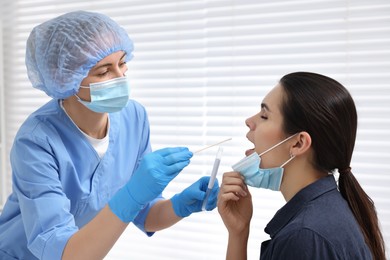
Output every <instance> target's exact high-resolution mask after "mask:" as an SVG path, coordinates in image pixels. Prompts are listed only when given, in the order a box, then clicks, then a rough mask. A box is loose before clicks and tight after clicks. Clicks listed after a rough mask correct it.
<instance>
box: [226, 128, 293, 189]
mask: <svg viewBox="0 0 390 260" xmlns="http://www.w3.org/2000/svg"><path fill="white" fill-rule="evenodd" d="M294 136H295V135H292V136H290V137H288V138H286V139H284V140H283V141H281V142H279V143H277V144H276V145H274V146H272V147H271V148H269V149H268V150H266V151H264V152H262V153H261V154H257V153H256V152H254V153H252V154H251V155H249V156H247V157H245V158H243V159H241V160H240V161H239V162H237V163H235V164H234V165H233V166H232V168H233V170H234V171H236V172H239V173H241V175H242V176H244V178H245V183H246V184H247V185H249V186H251V187H255V188H263V189H269V190H274V191H279V190H280V185H281V183H282V178H283V171H284V169H283V166H285V165H286V164H287V163H289V162H290V161H291V160H292V159H294V157H295V156H291V157H290V159H288V160H287V161H286V162H285V163H283V164H282V165H281V166H280V167H275V168H266V169H262V168H260V163H261V159H260V156H262V155H264V154H265V153H267V152H269V151H271V150H272V149H274V148H275V147H277V146H279V145H281V144H282V143H284V142H286V141H288V140H289V139H290V138H292V137H294Z"/></svg>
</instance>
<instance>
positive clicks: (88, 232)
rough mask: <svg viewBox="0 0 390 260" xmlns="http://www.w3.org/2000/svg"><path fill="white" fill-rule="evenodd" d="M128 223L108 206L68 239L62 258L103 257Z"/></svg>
mask: <svg viewBox="0 0 390 260" xmlns="http://www.w3.org/2000/svg"><path fill="white" fill-rule="evenodd" d="M127 225H128V223H124V222H122V221H121V220H120V219H119V218H118V217H117V216H116V215H115V214H114V213H112V211H111V210H110V208H109V207H108V206H106V207H104V208H103V209H102V210H101V211H100V212H99V214H98V215H96V217H95V218H94V219H92V220H91V221H90V222H89V223H88V224H87V225H85V226H84V227H83V228H81V229H80V230H79V231H78V232H77V233H75V234H74V235H73V236H72V237H71V238H70V239H69V241H68V243H67V244H66V246H65V249H64V252H63V254H62V259H63V260H65V259H72V260H76V259H103V258H104V257H105V256H106V255H107V254H108V252H109V251H110V249H111V248H112V246H113V245H114V244H115V242H116V241H117V240H118V238H119V237H120V236H121V234H122V233H123V231H124V230H125V229H126V227H127Z"/></svg>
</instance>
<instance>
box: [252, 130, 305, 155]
mask: <svg viewBox="0 0 390 260" xmlns="http://www.w3.org/2000/svg"><path fill="white" fill-rule="evenodd" d="M297 134H298V133H296V134H293V135H292V136H290V137H287V138H286V139H284V140H283V141H281V142H279V143H277V144H275V145H274V146H272V147H271V148H268V149H267V150H265V151H264V152H262V153H260V154H259V157H261V156H262V155H263V154H265V153H268V152H269V151H271V150H272V149H274V148H275V147H277V146H278V145H281V144H282V143H284V142H287V141H288V140H290V139H291V138H293V137H294V136H296V135H297ZM290 160H291V159H290Z"/></svg>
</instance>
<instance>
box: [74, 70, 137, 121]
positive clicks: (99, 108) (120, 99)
mask: <svg viewBox="0 0 390 260" xmlns="http://www.w3.org/2000/svg"><path fill="white" fill-rule="evenodd" d="M80 87H81V88H89V89H90V93H91V102H87V101H84V100H81V99H80V98H79V97H78V96H77V95H76V97H77V98H78V101H79V102H81V103H82V104H83V105H85V106H86V107H88V108H89V109H90V110H92V111H94V112H97V113H112V112H118V111H120V110H121V109H122V108H124V107H125V106H126V105H127V101H128V100H129V92H130V84H129V80H128V79H127V77H119V78H115V79H111V80H107V81H103V82H96V83H91V84H89V87H84V86H80Z"/></svg>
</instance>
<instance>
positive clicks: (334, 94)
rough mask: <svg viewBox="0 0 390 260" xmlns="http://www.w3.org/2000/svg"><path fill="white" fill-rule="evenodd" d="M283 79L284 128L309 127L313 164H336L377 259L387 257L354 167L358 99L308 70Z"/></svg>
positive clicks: (329, 167)
mask: <svg viewBox="0 0 390 260" xmlns="http://www.w3.org/2000/svg"><path fill="white" fill-rule="evenodd" d="M280 84H281V86H282V88H283V91H284V100H283V102H282V107H281V111H282V115H283V117H284V122H283V124H284V125H283V127H284V131H285V133H287V134H290V135H292V134H295V133H297V132H301V131H305V132H307V133H308V134H309V135H310V136H311V139H312V147H313V151H314V159H313V164H314V167H315V168H316V169H318V170H321V171H324V172H332V171H334V170H335V169H338V171H339V173H340V177H339V181H338V184H339V190H340V193H341V195H342V196H343V197H344V199H345V200H346V201H347V202H348V205H349V206H350V208H351V210H352V212H353V214H354V216H355V218H356V220H357V222H358V223H359V225H360V228H361V230H362V232H363V235H364V238H365V241H366V243H367V245H368V246H369V247H370V250H371V253H372V255H373V258H374V259H378V260H379V259H380V260H382V259H385V258H386V257H385V244H384V241H383V237H382V234H381V231H380V228H379V223H378V217H377V213H376V210H375V206H374V202H373V201H372V199H371V198H370V197H369V196H368V195H367V194H366V193H365V192H364V190H363V189H362V187H361V186H360V184H359V183H358V181H357V180H356V178H355V177H354V176H353V174H352V172H351V168H350V163H351V158H352V153H353V149H354V146H355V139H356V129H357V112H356V107H355V103H354V101H353V99H352V97H351V95H350V93H349V92H348V90H347V89H346V88H345V87H344V86H343V85H341V84H340V83H339V82H337V81H336V80H334V79H331V78H329V77H326V76H323V75H320V74H316V73H310V72H295V73H291V74H287V75H285V76H284V77H283V78H282V79H281V80H280Z"/></svg>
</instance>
